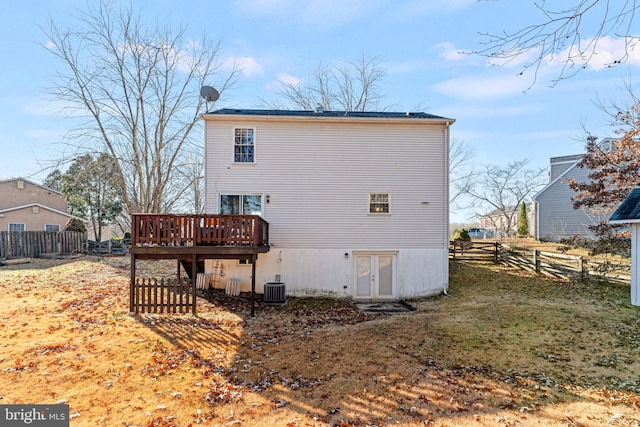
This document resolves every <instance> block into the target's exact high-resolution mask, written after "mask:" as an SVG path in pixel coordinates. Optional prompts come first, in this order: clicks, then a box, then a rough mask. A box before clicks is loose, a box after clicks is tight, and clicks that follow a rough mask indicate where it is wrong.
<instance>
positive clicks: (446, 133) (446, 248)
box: [442, 121, 452, 295]
mask: <svg viewBox="0 0 640 427" xmlns="http://www.w3.org/2000/svg"><path fill="white" fill-rule="evenodd" d="M451 123H452V122H450V121H447V122H445V126H444V130H443V133H444V135H443V136H444V141H445V162H444V177H445V186H444V187H445V188H444V206H445V209H444V218H445V227H444V262H443V263H442V265H443V266H444V271H443V276H442V277H444V278H445V281H444V289H443V293H444V295H448V290H449V209H450V206H449V145H450V140H449V139H450V132H449V127H450V126H451Z"/></svg>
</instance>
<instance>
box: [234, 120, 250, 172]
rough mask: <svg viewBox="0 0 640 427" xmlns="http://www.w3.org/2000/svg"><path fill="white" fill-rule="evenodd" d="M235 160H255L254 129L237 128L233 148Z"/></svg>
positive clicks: (247, 161)
mask: <svg viewBox="0 0 640 427" xmlns="http://www.w3.org/2000/svg"><path fill="white" fill-rule="evenodd" d="M233 161H234V162H236V163H253V162H255V145H254V130H253V129H251V128H236V130H235V142H234V148H233Z"/></svg>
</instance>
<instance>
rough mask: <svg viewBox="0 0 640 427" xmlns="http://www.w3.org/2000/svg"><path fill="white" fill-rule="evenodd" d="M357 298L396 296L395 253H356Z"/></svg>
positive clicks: (387, 297)
mask: <svg viewBox="0 0 640 427" xmlns="http://www.w3.org/2000/svg"><path fill="white" fill-rule="evenodd" d="M355 263H356V266H355V269H356V286H355V298H364V299H390V298H393V297H394V291H395V275H396V255H395V254H394V253H368V254H364V253H363V254H355Z"/></svg>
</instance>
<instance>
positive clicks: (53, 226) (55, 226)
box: [44, 224, 60, 233]
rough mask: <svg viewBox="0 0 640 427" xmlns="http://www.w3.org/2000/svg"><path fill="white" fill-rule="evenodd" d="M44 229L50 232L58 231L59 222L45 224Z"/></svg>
mask: <svg viewBox="0 0 640 427" xmlns="http://www.w3.org/2000/svg"><path fill="white" fill-rule="evenodd" d="M44 231H48V232H50V233H53V232H58V231H60V224H45V225H44Z"/></svg>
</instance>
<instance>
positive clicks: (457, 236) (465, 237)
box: [452, 228, 471, 242]
mask: <svg viewBox="0 0 640 427" xmlns="http://www.w3.org/2000/svg"><path fill="white" fill-rule="evenodd" d="M452 240H462V241H465V242H470V241H471V236H469V232H468V231H467V230H465V229H464V228H460V229H458V230H456V231H455V233H453V237H452Z"/></svg>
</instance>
